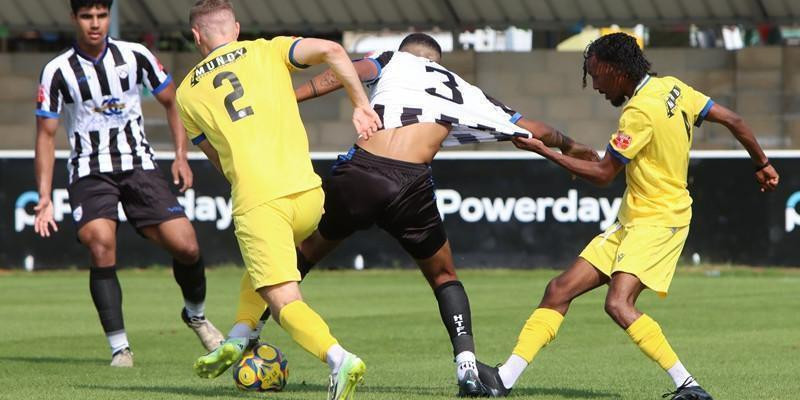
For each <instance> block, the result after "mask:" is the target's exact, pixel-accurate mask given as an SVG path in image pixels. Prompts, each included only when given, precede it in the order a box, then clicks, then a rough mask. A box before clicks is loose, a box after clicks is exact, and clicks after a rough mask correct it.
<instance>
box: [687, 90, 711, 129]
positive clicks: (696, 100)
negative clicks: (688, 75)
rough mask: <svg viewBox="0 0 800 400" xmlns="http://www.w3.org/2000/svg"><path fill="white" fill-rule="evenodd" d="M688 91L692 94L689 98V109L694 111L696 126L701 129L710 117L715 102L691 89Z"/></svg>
mask: <svg viewBox="0 0 800 400" xmlns="http://www.w3.org/2000/svg"><path fill="white" fill-rule="evenodd" d="M688 89H689V90H688V92H690V93H689V98H688V100H689V108H690V109H691V110H692V114H693V117H694V126H697V127H699V126H700V125H701V124H702V123H703V121H705V119H706V116H708V112H709V111H710V110H711V107H712V106H713V105H714V100H711V98H710V97H708V96H706V95H705V94H703V93H701V92H699V91H697V90H694V89H693V88H691V87H689V88H688Z"/></svg>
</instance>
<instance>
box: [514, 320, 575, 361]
mask: <svg viewBox="0 0 800 400" xmlns="http://www.w3.org/2000/svg"><path fill="white" fill-rule="evenodd" d="M562 321H564V316H563V315H561V313H559V312H558V311H555V310H551V309H549V308H537V309H536V310H534V311H533V314H531V316H530V318H528V320H527V321H526V322H525V326H523V327H522V331H521V332H520V333H519V338H517V345H516V347H514V350H513V351H512V353H513V354H516V355H518V356H520V357H522V358H524V359H525V361H527V362H528V363H530V362H531V361H533V358H534V357H536V353H538V352H539V349H541V348H542V347H544V346H547V344H548V343H550V342H551V341H552V340H553V339H554V338H555V337H556V333H558V327H560V326H561V322H562Z"/></svg>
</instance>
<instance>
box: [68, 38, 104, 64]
mask: <svg viewBox="0 0 800 400" xmlns="http://www.w3.org/2000/svg"><path fill="white" fill-rule="evenodd" d="M72 48H73V49H75V53H77V54H78V55H79V56H80V57H81V58H83V59H85V60H86V61H89V62H91V63H92V64H97V63H99V62H100V61H102V60H103V57H105V56H106V53H107V52H108V35H106V47H105V48H104V49H103V52H102V53H100V57H97V59H95V58H92V56H90V55H88V54H86V53H84V52H83V51H81V48H80V47H78V42H77V41H75V42H73V43H72Z"/></svg>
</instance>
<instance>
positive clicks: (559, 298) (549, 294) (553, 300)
mask: <svg viewBox="0 0 800 400" xmlns="http://www.w3.org/2000/svg"><path fill="white" fill-rule="evenodd" d="M570 300H571V298H570V293H569V287H568V286H567V285H566V284H565V282H563V280H562V279H559V278H558V277H556V278H553V279H551V280H550V282H548V283H547V288H546V289H545V291H544V302H545V303H548V304H550V305H561V304H564V303H568V302H569V301H570Z"/></svg>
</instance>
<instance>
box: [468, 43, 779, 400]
mask: <svg viewBox="0 0 800 400" xmlns="http://www.w3.org/2000/svg"><path fill="white" fill-rule="evenodd" d="M649 70H650V62H648V61H647V59H646V58H645V57H644V54H643V53H642V51H641V49H640V48H639V46H638V45H637V44H636V41H635V39H634V38H632V37H631V36H629V35H627V34H624V33H613V34H610V35H606V36H603V37H601V38H600V39H598V40H597V41H595V42H593V43H592V44H591V45H589V47H588V48H587V50H586V52H585V53H584V63H583V85H584V87H585V86H586V75H589V76H590V77H591V78H592V87H593V88H594V89H595V90H597V91H598V92H600V93H601V94H603V95H604V96H605V98H606V99H607V100H609V101H610V102H611V104H613V105H614V106H615V107H619V106H622V105H623V104H624V105H625V106H624V108H623V110H622V116H621V117H620V120H619V127H618V129H617V131H616V132H614V133H613V134H612V135H611V140H610V143H609V145H608V147H607V148H606V155H605V157H604V158H603V159H602V160H600V161H596V162H595V161H586V160H579V159H576V158H572V157H569V156H565V155H562V154H559V153H556V152H554V151H552V150H550V149H548V148H547V147H546V146H544V145H543V144H542V142H541V141H540V140H537V139H535V138H531V139H527V138H515V139H512V140H513V141H514V144H515V145H516V146H517V147H519V148H521V149H524V150H530V151H533V152H536V153H538V154H541V155H542V156H544V157H545V158H547V159H549V160H551V161H553V162H555V163H556V164H558V165H560V166H562V167H563V168H565V169H567V170H569V171H570V172H572V173H573V174H574V175H577V176H579V177H581V178H583V179H586V180H588V181H589V182H591V183H594V184H597V185H601V186H602V185H607V184H609V183H610V182H611V181H612V180H613V179H614V177H615V176H616V175H617V174H618V173H619V172H620V171H622V169H623V168H624V169H625V181H626V184H627V189H626V191H625V194H624V200H623V205H622V207H621V209H620V211H619V217H618V218H619V221H618V222H617V223H616V224H614V225H613V226H611V227H610V228H608V230H606V232H604V233H603V234H600V235H598V236H597V237H596V238H594V240H592V241H591V242H590V243H589V245H588V246H587V247H586V248H585V249H584V250H583V252H581V254H580V256H579V257H578V259H577V260H576V261H575V263H574V264H573V265H572V266H571V267H570V268H569V269H567V270H566V271H564V272H563V273H562V274H560V275H559V276H558V277H556V278H554V279H553V280H551V281H550V283H548V285H547V288H546V290H545V293H544V297H543V298H542V300H541V302H540V303H539V306H538V308H537V309H536V310H535V311H534V312H533V314H532V315H531V316H530V318H529V319H528V320H527V321H526V322H525V325H524V326H523V328H522V331H521V332H520V334H519V338H518V339H517V345H516V347H515V348H514V350H513V351H512V354H511V356H510V357H509V358H508V360H507V361H506V362H505V363H504V364H503V365H501V366H499V368H492V367H489V366H486V365H484V364H480V363H479V364H478V371H479V376H480V379H481V382H483V384H484V385H485V386H486V387H488V388H489V389H490V390H491V392H492V393H491V394H492V395H493V396H505V395H507V394H508V392H509V391H510V390H511V387H512V386H513V385H514V383H515V382H516V380H517V379H518V378H519V376H520V375H521V374H522V372H523V371H524V370H525V368H526V367H527V365H528V364H529V363H530V362H531V361H533V358H534V357H535V356H536V353H537V352H538V351H539V350H540V349H541V348H542V347H544V346H545V345H547V344H548V343H550V342H551V341H552V340H553V339H554V338H555V336H556V333H557V332H558V328H559V327H560V326H561V322H562V321H563V319H564V315H566V313H567V310H568V309H569V306H570V303H571V302H572V300H573V299H575V298H576V297H578V296H580V295H581V294H583V293H586V292H589V291H591V290H593V289H596V288H598V287H600V286H603V285H608V293H607V295H606V300H605V310H606V313H608V315H609V316H610V317H611V319H613V320H614V322H616V323H617V325H619V326H620V327H621V328H622V329H624V330H625V332H626V333H627V334H628V335H629V336H630V338H631V340H632V341H633V342H634V343H636V345H637V346H638V347H639V349H641V350H642V352H643V353H644V354H645V355H647V356H648V357H649V358H650V359H652V360H653V361H655V362H656V363H658V365H659V366H661V368H663V369H664V370H665V371H666V372H667V373H668V374H669V376H670V377H671V378H672V380H673V381H674V382H675V386H676V387H677V388H676V389H675V391H674V392H671V393H668V394H666V395H665V397H666V396H670V395H671V396H672V399H673V400H676V399H677V400H709V399H711V396H710V395H709V394H708V393H706V391H705V390H703V388H701V387H700V386H699V385H698V383H697V381H696V380H695V379H694V377H693V376H692V375H691V374H690V373H689V372H688V371H687V370H686V368H685V367H684V366H683V364H682V363H681V362H680V361H679V360H678V356H677V355H676V354H675V352H674V351H673V350H672V348H671V347H670V345H669V343H668V342H667V339H666V338H665V337H664V334H663V333H662V331H661V327H660V326H659V325H658V323H657V322H656V321H654V320H653V319H652V318H650V317H649V316H647V315H646V314H643V313H642V312H641V311H639V310H638V309H637V308H636V305H635V304H636V300H637V298H638V297H639V294H641V292H642V291H643V290H644V289H646V288H648V289H651V290H653V291H655V292H656V293H658V294H659V295H660V296H661V297H665V296H666V295H667V290H668V289H669V285H670V282H671V281H672V276H673V274H674V272H675V266H676V264H677V262H678V257H679V256H680V254H681V251H682V249H683V245H684V243H685V241H686V237H687V235H688V233H689V221H690V220H691V217H692V209H691V204H692V198H691V197H690V196H689V191H688V190H687V189H686V186H687V183H686V176H687V171H688V167H689V149H690V147H691V144H692V139H693V135H692V134H693V126H700V124H701V123H702V122H703V121H704V120H708V121H711V122H717V123H720V124H722V125H724V126H725V127H726V128H728V130H730V132H731V133H732V134H733V136H734V137H735V138H736V139H737V140H738V141H739V142H740V143H741V144H742V146H744V147H745V148H746V149H747V151H748V153H750V157H751V158H752V160H753V165H754V169H755V178H756V180H757V181H758V184H759V185H760V187H761V191H762V192H763V191H772V190H774V189H775V187H776V186H777V184H778V173H777V172H776V171H775V169H774V168H773V167H772V166H771V165H770V163H769V160H768V159H767V157H766V155H764V152H763V151H762V150H761V147H760V146H759V145H758V142H757V141H756V139H755V136H754V135H753V132H752V130H751V129H750V128H749V127H748V126H747V124H745V123H744V121H743V120H742V118H741V117H739V116H738V115H737V114H736V113H734V112H733V111H731V110H729V109H727V108H725V107H723V106H721V105H719V104H716V103H714V102H713V101H712V100H711V99H709V98H708V96H705V95H703V94H702V93H700V92H698V91H696V90H694V89H693V88H692V87H690V86H688V85H686V84H685V83H683V82H681V81H680V80H678V79H676V78H673V77H663V78H657V77H655V76H651V75H650V74H648V72H649Z"/></svg>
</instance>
